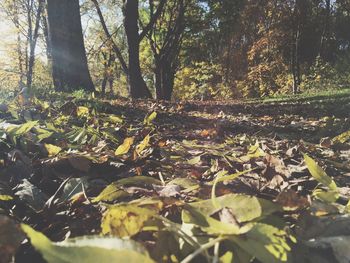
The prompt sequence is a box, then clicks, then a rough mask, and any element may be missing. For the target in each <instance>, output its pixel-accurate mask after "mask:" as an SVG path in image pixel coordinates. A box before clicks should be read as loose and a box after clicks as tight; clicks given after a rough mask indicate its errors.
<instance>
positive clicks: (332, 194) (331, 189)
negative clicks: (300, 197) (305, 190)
mask: <svg viewBox="0 0 350 263" xmlns="http://www.w3.org/2000/svg"><path fill="white" fill-rule="evenodd" d="M304 161H305V163H306V166H307V168H308V169H309V171H310V173H311V175H312V177H314V178H315V179H316V180H317V181H318V182H320V183H321V184H323V186H325V187H327V188H328V190H327V191H326V190H322V189H315V190H314V192H313V196H315V197H316V198H318V199H320V200H322V201H324V202H327V203H333V202H335V201H337V200H338V198H339V192H338V188H337V185H336V184H335V182H334V181H333V180H332V178H330V177H329V176H328V175H327V174H326V172H325V171H324V170H323V169H322V167H320V166H319V165H318V164H317V163H316V162H315V161H314V160H313V159H312V158H310V157H309V156H308V155H307V154H304Z"/></svg>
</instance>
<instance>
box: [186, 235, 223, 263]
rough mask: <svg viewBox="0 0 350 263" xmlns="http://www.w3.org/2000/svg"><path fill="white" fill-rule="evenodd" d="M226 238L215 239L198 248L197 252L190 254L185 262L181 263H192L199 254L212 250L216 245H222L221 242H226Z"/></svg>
mask: <svg viewBox="0 0 350 263" xmlns="http://www.w3.org/2000/svg"><path fill="white" fill-rule="evenodd" d="M225 239H226V238H225V237H218V238H215V239H213V240H212V241H209V242H208V243H206V244H204V245H201V247H200V248H198V249H197V250H196V251H194V252H193V253H192V254H189V255H188V256H187V257H186V258H185V259H184V260H182V261H181V263H190V262H191V261H192V260H193V259H194V258H195V257H196V256H198V255H199V254H202V253H203V252H204V251H205V250H207V249H209V248H211V247H212V246H215V245H216V243H220V242H221V241H223V240H225Z"/></svg>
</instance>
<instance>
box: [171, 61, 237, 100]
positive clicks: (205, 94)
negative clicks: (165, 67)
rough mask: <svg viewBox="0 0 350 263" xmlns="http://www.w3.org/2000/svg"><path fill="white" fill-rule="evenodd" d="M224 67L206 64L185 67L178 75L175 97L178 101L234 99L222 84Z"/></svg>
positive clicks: (227, 88) (228, 89)
mask: <svg viewBox="0 0 350 263" xmlns="http://www.w3.org/2000/svg"><path fill="white" fill-rule="evenodd" d="M222 79H223V75H222V67H221V66H220V65H217V64H216V65H215V64H209V63H205V62H199V63H195V64H194V65H193V66H191V67H185V68H183V69H182V70H181V71H179V72H178V73H177V75H176V80H175V90H174V97H175V98H178V99H192V100H193V99H197V100H198V99H201V100H212V99H216V100H222V99H228V98H232V96H233V94H232V91H231V90H230V88H229V87H226V86H225V85H224V84H223V83H222Z"/></svg>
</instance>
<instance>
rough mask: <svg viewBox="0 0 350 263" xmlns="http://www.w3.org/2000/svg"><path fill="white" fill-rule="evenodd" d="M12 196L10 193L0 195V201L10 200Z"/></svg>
mask: <svg viewBox="0 0 350 263" xmlns="http://www.w3.org/2000/svg"><path fill="white" fill-rule="evenodd" d="M11 200H13V197H12V196H10V195H0V201H11Z"/></svg>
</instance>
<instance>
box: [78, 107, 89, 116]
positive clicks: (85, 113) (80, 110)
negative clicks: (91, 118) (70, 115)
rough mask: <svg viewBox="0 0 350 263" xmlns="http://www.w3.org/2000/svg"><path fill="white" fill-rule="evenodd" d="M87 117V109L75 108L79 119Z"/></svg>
mask: <svg viewBox="0 0 350 263" xmlns="http://www.w3.org/2000/svg"><path fill="white" fill-rule="evenodd" d="M86 115H89V108H87V107H84V106H79V107H78V108H77V116H78V117H81V116H86Z"/></svg>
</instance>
